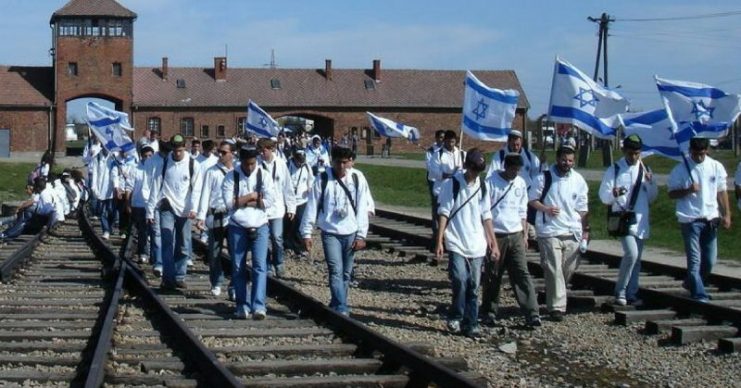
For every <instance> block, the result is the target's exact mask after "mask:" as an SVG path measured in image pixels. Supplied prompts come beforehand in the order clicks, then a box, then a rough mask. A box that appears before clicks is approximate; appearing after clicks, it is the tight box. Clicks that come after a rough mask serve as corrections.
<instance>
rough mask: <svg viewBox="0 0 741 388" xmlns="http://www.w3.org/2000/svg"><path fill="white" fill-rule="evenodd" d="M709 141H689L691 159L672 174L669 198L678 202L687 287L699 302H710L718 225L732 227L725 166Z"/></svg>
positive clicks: (716, 253) (695, 138) (668, 184)
mask: <svg viewBox="0 0 741 388" xmlns="http://www.w3.org/2000/svg"><path fill="white" fill-rule="evenodd" d="M709 145H710V141H709V140H708V139H704V138H699V137H694V138H692V139H690V158H686V157H685V158H684V160H683V161H682V163H679V164H677V165H676V166H675V167H674V169H672V171H671V173H670V174H669V181H668V182H667V187H668V189H669V198H671V199H675V200H676V215H677V220H678V221H679V225H680V227H681V229H682V239H683V240H684V251H685V254H686V255H687V278H686V279H685V282H684V287H685V288H687V289H688V290H689V291H690V296H691V297H692V299H695V300H697V301H699V302H707V301H708V300H709V299H710V296H709V295H708V293H707V291H706V290H705V282H706V281H707V279H708V276H710V273H711V272H712V271H713V265H715V262H716V260H717V255H718V226H722V227H723V228H724V229H730V227H731V208H730V205H729V202H728V192H726V189H727V183H726V178H727V177H728V175H727V173H726V169H725V167H723V164H721V163H720V162H718V161H717V160H715V159H713V158H711V157H710V156H708V155H707V154H708V147H709Z"/></svg>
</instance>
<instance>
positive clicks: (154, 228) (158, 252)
mask: <svg viewBox="0 0 741 388" xmlns="http://www.w3.org/2000/svg"><path fill="white" fill-rule="evenodd" d="M160 224H161V222H160V211H159V210H158V209H155V210H154V223H152V224H151V225H149V240H150V244H149V250H150V254H149V257H150V258H151V259H152V265H153V266H155V267H157V266H159V267H160V268H161V267H162V229H161V228H160Z"/></svg>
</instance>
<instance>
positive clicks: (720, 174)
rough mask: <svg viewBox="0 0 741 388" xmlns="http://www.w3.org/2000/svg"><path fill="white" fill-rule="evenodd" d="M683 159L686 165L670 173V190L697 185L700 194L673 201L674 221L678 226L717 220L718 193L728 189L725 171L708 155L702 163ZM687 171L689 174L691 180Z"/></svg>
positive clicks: (677, 166) (677, 167) (682, 163)
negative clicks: (676, 221)
mask: <svg viewBox="0 0 741 388" xmlns="http://www.w3.org/2000/svg"><path fill="white" fill-rule="evenodd" d="M685 160H686V163H687V164H685V162H681V163H679V164H677V165H676V166H675V167H674V169H673V170H672V172H671V174H669V181H668V182H667V186H668V188H669V191H672V190H678V189H686V188H688V187H689V186H690V185H692V183H693V182H697V183H699V184H700V191H699V192H697V193H692V194H688V195H685V196H684V197H682V198H679V199H677V200H676V201H677V202H676V215H677V220H678V221H679V223H688V222H692V221H694V220H696V219H698V218H705V219H708V220H711V219H713V218H718V217H720V212H719V209H718V193H719V192H722V191H725V190H726V189H727V184H726V178H728V174H726V169H725V168H724V167H723V165H722V164H721V163H720V162H718V161H717V160H715V159H713V158H711V157H709V156H706V157H705V160H704V161H703V162H702V163H695V162H694V161H693V160H692V159H691V158H687V159H685ZM688 170H689V171H692V178H690V175H689V174H688Z"/></svg>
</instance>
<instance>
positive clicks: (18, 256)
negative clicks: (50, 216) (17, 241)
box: [0, 226, 48, 283]
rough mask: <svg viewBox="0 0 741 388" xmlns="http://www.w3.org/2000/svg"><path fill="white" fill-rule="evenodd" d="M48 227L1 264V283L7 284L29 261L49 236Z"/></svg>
mask: <svg viewBox="0 0 741 388" xmlns="http://www.w3.org/2000/svg"><path fill="white" fill-rule="evenodd" d="M47 232H48V231H47V227H46V226H44V227H43V228H42V229H41V231H40V232H39V233H37V234H36V235H34V237H33V238H32V239H30V240H28V241H27V242H26V243H25V244H23V245H22V246H21V247H20V248H18V249H17V250H16V251H15V252H13V254H12V255H10V256H8V257H7V258H6V259H5V260H3V262H2V263H0V282H3V283H5V282H7V281H8V280H10V278H12V277H13V275H15V272H16V270H17V269H18V268H19V267H20V266H21V265H23V264H25V263H26V261H28V259H29V258H30V257H31V253H33V250H34V248H36V247H37V246H38V245H39V244H40V243H41V240H42V239H43V238H44V237H46V235H47Z"/></svg>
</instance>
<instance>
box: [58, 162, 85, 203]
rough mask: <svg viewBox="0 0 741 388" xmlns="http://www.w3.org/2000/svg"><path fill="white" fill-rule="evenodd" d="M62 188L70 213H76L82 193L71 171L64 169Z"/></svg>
mask: <svg viewBox="0 0 741 388" xmlns="http://www.w3.org/2000/svg"><path fill="white" fill-rule="evenodd" d="M62 187H64V192H65V194H66V195H67V201H68V202H69V206H70V213H71V212H74V211H76V210H77V207H78V206H79V205H80V201H81V200H82V193H81V192H80V188H79V187H78V186H77V184H76V183H75V179H74V178H73V177H72V170H70V169H64V171H63V172H62Z"/></svg>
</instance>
